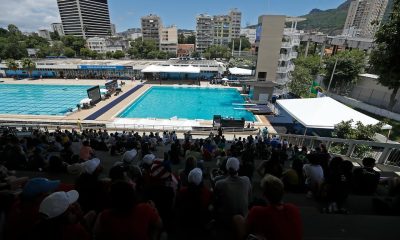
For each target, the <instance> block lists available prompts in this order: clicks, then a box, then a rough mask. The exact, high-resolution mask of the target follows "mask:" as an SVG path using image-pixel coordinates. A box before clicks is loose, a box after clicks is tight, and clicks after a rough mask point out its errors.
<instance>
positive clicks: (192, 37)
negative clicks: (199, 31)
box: [186, 34, 196, 44]
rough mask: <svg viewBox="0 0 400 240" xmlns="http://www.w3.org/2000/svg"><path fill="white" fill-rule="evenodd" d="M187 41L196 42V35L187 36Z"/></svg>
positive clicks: (188, 42) (189, 42)
mask: <svg viewBox="0 0 400 240" xmlns="http://www.w3.org/2000/svg"><path fill="white" fill-rule="evenodd" d="M186 43H187V44H196V36H195V35H194V34H192V35H190V36H187V38H186Z"/></svg>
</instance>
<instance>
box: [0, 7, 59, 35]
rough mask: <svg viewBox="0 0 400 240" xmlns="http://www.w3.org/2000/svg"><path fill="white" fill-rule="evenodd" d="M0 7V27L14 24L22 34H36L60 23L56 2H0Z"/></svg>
mask: <svg viewBox="0 0 400 240" xmlns="http://www.w3.org/2000/svg"><path fill="white" fill-rule="evenodd" d="M0 6H1V7H0V9H1V10H0V27H7V26H8V25H9V24H14V25H16V26H17V27H18V28H19V29H20V30H21V31H23V32H25V31H27V32H36V31H37V30H38V29H43V28H44V29H50V24H51V23H55V22H61V19H60V15H59V12H58V6H57V0H0Z"/></svg>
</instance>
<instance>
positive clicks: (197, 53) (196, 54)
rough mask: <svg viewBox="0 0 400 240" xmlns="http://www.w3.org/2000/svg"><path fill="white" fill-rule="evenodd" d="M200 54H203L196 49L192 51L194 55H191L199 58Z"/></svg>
mask: <svg viewBox="0 0 400 240" xmlns="http://www.w3.org/2000/svg"><path fill="white" fill-rule="evenodd" d="M200 56H201V54H200V53H199V52H196V51H194V52H192V55H191V57H192V58H199V57H200Z"/></svg>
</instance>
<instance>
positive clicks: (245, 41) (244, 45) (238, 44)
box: [228, 36, 251, 51]
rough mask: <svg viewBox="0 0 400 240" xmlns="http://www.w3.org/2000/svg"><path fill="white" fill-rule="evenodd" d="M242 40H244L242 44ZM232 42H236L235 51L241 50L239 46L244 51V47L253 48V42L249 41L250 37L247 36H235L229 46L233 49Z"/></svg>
mask: <svg viewBox="0 0 400 240" xmlns="http://www.w3.org/2000/svg"><path fill="white" fill-rule="evenodd" d="M240 41H242V45H240ZM232 42H235V46H234V50H235V51H239V47H241V48H240V50H241V51H243V50H244V49H250V48H251V43H250V41H249V39H248V38H247V37H243V36H242V37H240V38H235V39H233V41H231V42H230V43H229V45H228V46H229V48H231V49H232Z"/></svg>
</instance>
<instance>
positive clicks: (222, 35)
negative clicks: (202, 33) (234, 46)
mask: <svg viewBox="0 0 400 240" xmlns="http://www.w3.org/2000/svg"><path fill="white" fill-rule="evenodd" d="M230 41H231V18H230V17H229V16H228V15H216V16H214V17H213V44H216V45H227V44H229V42H230Z"/></svg>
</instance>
